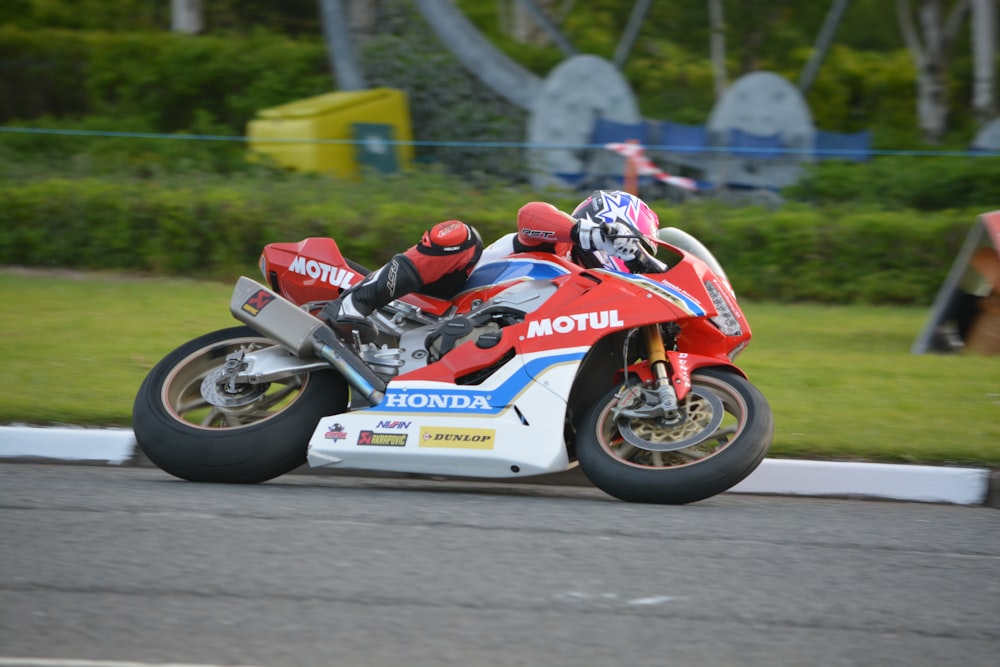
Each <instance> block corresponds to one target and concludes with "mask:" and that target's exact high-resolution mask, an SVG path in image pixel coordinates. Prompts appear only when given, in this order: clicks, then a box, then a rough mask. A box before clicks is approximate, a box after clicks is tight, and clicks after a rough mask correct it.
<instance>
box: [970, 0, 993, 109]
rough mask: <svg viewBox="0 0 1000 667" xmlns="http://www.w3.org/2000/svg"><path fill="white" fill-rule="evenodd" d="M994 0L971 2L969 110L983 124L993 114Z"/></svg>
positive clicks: (974, 0)
mask: <svg viewBox="0 0 1000 667" xmlns="http://www.w3.org/2000/svg"><path fill="white" fill-rule="evenodd" d="M994 2H995V0H973V2H972V60H973V68H974V70H973V75H972V112H973V114H975V116H976V119H977V120H978V121H979V122H980V123H982V124H986V123H988V122H989V121H991V120H993V118H994V116H996V113H997V106H996V59H997V13H996V5H995V4H994Z"/></svg>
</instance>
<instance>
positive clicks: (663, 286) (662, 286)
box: [605, 271, 707, 317]
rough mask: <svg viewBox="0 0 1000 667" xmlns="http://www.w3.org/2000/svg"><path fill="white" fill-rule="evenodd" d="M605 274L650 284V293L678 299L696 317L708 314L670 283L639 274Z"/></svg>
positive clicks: (617, 272) (618, 272) (619, 272)
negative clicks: (664, 293) (664, 294)
mask: <svg viewBox="0 0 1000 667" xmlns="http://www.w3.org/2000/svg"><path fill="white" fill-rule="evenodd" d="M605 273H610V274H612V275H614V276H615V277H616V278H621V279H622V280H629V281H632V282H637V283H642V282H645V283H649V284H650V285H651V286H652V287H653V290H650V291H654V293H655V291H656V290H662V291H664V292H667V293H668V294H670V295H672V296H674V297H676V298H677V300H678V301H680V302H681V303H683V304H684V307H685V308H687V310H688V312H690V313H691V314H692V315H694V316H696V317H700V316H702V315H705V314H706V313H707V311H706V310H705V308H704V307H703V306H702V305H701V304H700V303H699V302H697V301H695V300H694V299H693V298H691V297H690V296H688V295H687V294H685V293H684V292H682V291H680V290H679V289H678V288H676V287H674V286H673V285H671V284H669V283H665V282H659V281H657V280H653V279H651V278H647V277H646V276H644V275H641V274H638V273H623V272H621V271H605ZM643 289H647V290H649V288H648V287H644V288H643Z"/></svg>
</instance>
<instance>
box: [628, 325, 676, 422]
mask: <svg viewBox="0 0 1000 667" xmlns="http://www.w3.org/2000/svg"><path fill="white" fill-rule="evenodd" d="M641 333H642V336H643V339H644V342H645V343H646V354H647V355H648V362H649V369H650V372H651V373H652V376H653V377H652V381H651V382H649V383H647V384H645V385H636V386H631V387H629V386H625V387H622V392H621V393H620V394H619V403H618V406H619V407H618V409H617V410H616V414H615V417H616V418H617V417H619V416H621V417H630V418H634V419H651V418H657V419H662V420H663V421H664V422H666V423H668V424H673V423H676V422H678V421H680V420H681V419H683V415H682V414H681V411H680V410H679V409H678V403H677V392H676V390H675V389H674V385H673V382H672V381H671V379H670V375H669V373H668V372H667V369H668V368H669V367H671V366H673V367H674V368H678V367H679V366H682V365H683V364H671V358H672V357H674V356H675V355H677V356H678V357H679V358H680V357H686V356H687V355H679V354H678V353H677V352H674V351H670V352H668V351H667V349H666V347H665V346H664V344H663V336H662V335H661V334H660V327H659V325H656V324H647V325H646V326H644V327H642V331H641ZM685 370H686V369H685ZM687 379H688V382H690V378H687ZM677 382H678V383H682V382H683V380H682V379H681V378H680V377H678V378H677ZM629 393H632V394H633V396H632V397H631V400H630V399H629V398H628V394H629Z"/></svg>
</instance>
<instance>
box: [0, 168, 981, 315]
mask: <svg viewBox="0 0 1000 667" xmlns="http://www.w3.org/2000/svg"><path fill="white" fill-rule="evenodd" d="M538 198H544V196H543V195H539V194H538V193H532V192H528V191H525V190H519V189H515V188H495V189H474V188H472V187H469V186H466V185H463V184H462V183H460V182H456V181H455V180H454V179H452V178H449V177H446V176H443V175H441V174H439V173H436V172H431V173H421V174H408V175H400V176H396V177H393V178H388V179H387V178H384V177H383V178H377V177H374V176H369V177H366V178H364V179H362V180H360V181H355V182H343V181H333V180H330V179H327V178H325V177H314V178H285V179H280V178H277V179H276V178H267V177H263V176H262V177H259V178H256V179H255V178H249V177H244V178H231V179H228V180H222V179H210V178H209V179H201V180H197V179H174V180H170V181H167V180H148V181H113V180H102V179H73V180H67V179H53V180H45V181H32V182H26V183H20V184H18V183H5V184H0V264H7V265H28V266H39V267H70V268H79V269H102V270H122V271H134V272H148V273H154V274H164V275H190V276H194V277H204V278H213V279H222V280H231V279H233V278H234V277H235V276H237V275H239V274H241V273H244V274H245V273H247V272H250V273H251V274H253V273H255V272H256V268H255V267H256V261H257V258H258V256H259V253H260V250H261V248H262V247H263V245H264V244H266V243H269V242H274V241H297V240H300V239H302V238H305V237H308V236H324V235H327V236H333V237H334V238H336V239H337V241H338V243H339V244H340V245H341V249H342V251H343V252H344V254H345V255H347V256H349V257H351V258H352V259H354V260H356V261H358V262H360V263H362V264H364V265H367V266H370V267H375V266H378V265H380V264H381V263H382V262H384V261H385V260H387V259H388V258H389V257H391V256H392V254H394V253H395V252H397V251H400V250H402V249H403V248H405V247H407V246H408V245H410V244H412V243H414V242H416V240H417V239H418V238H419V236H420V234H421V233H422V231H423V230H424V229H426V228H427V226H429V225H430V224H431V223H433V222H435V221H438V220H444V219H450V218H460V219H464V220H466V221H468V222H470V223H472V224H474V225H475V226H476V227H477V228H479V230H480V232H481V233H482V235H483V237H484V238H485V239H486V240H487V241H490V240H492V239H494V238H496V237H498V236H500V235H501V234H503V233H506V232H508V231H510V230H512V229H513V228H514V218H515V214H516V211H517V209H518V208H519V207H520V206H521V205H523V203H524V202H525V201H528V200H531V199H538ZM550 201H553V203H555V204H556V205H558V206H560V207H562V208H564V209H568V208H571V207H572V206H573V205H574V203H575V200H573V199H566V198H565V197H561V198H559V197H557V198H550ZM650 203H651V204H652V205H653V206H654V208H656V209H658V210H659V212H660V216H661V221H662V224H663V225H664V226H667V225H673V226H676V227H680V228H682V229H686V230H688V231H689V232H691V233H693V234H694V235H695V236H697V237H699V238H700V239H701V240H702V241H703V242H705V243H706V245H708V247H710V248H711V249H712V250H713V252H715V254H716V255H717V256H718V257H719V259H720V261H722V263H723V265H724V266H725V267H726V270H727V272H728V273H729V275H730V278H731V279H732V281H733V284H734V287H735V288H736V290H737V292H738V293H740V294H741V295H742V296H744V297H746V298H750V299H758V300H776V301H786V302H787V301H813V302H823V303H893V304H920V305H926V304H929V303H930V302H931V301H932V300H933V298H934V296H935V294H936V292H937V290H938V288H939V287H940V285H941V283H942V282H943V280H944V277H945V276H946V274H947V272H948V269H949V268H950V266H951V263H952V261H953V259H954V257H955V255H956V253H957V251H958V249H959V247H960V246H961V243H962V241H963V240H964V238H965V236H966V234H967V233H968V231H969V229H970V228H971V226H972V224H973V222H974V221H975V216H976V215H978V214H979V213H983V212H985V211H983V210H976V209H954V210H947V211H935V212H923V213H921V212H916V211H913V210H899V211H885V210H878V209H874V208H870V207H868V208H865V207H860V206H853V207H852V206H849V205H842V206H839V207H824V208H815V207H810V206H806V205H803V204H786V205H784V206H782V207H781V208H779V209H777V210H768V209H766V208H757V207H734V206H729V205H726V204H724V203H720V202H700V203H687V204H684V205H680V206H677V205H671V204H670V203H668V202H666V201H656V200H650Z"/></svg>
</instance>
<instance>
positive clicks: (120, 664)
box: [0, 656, 249, 667]
mask: <svg viewBox="0 0 1000 667" xmlns="http://www.w3.org/2000/svg"><path fill="white" fill-rule="evenodd" d="M0 667H222V666H221V665H203V664H195V663H190V662H132V661H129V660H125V661H122V660H75V659H63V658H5V657H2V656H0ZM228 667H241V666H240V665H231V666H228ZM242 667H249V666H248V665H243V666H242Z"/></svg>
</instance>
